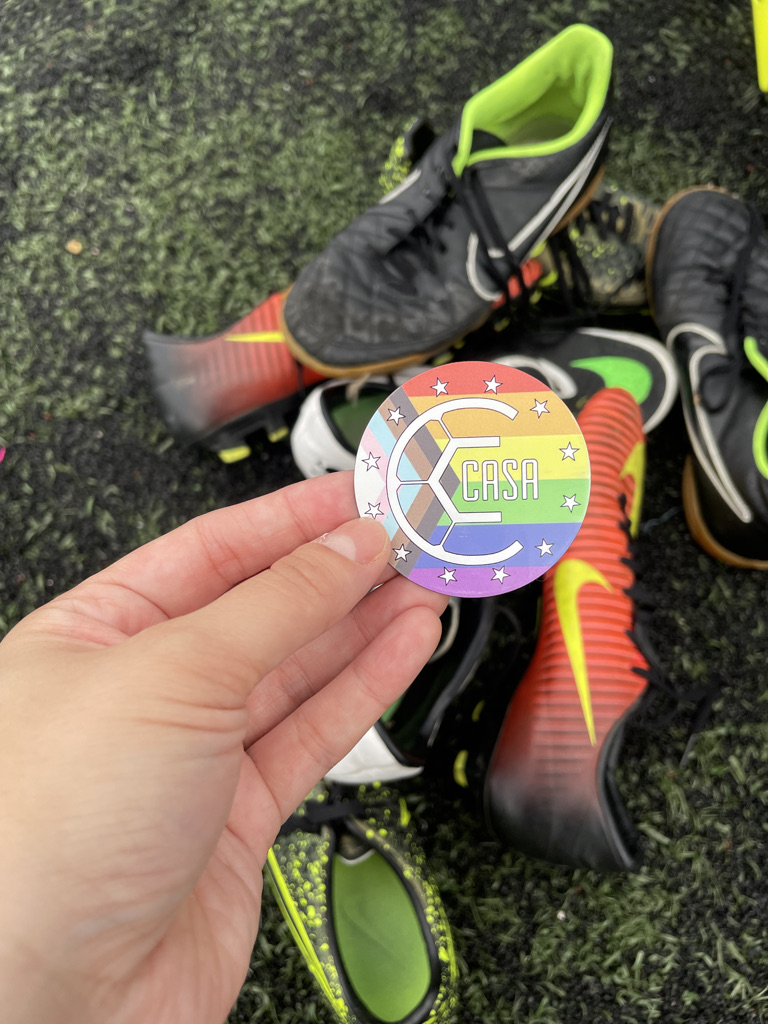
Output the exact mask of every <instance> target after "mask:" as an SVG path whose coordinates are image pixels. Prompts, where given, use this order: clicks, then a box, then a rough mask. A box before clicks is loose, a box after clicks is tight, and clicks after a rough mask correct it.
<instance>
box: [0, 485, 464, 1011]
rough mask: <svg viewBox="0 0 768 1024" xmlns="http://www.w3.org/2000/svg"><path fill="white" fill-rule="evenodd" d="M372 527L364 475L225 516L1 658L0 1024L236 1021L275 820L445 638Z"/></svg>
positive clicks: (425, 600)
mask: <svg viewBox="0 0 768 1024" xmlns="http://www.w3.org/2000/svg"><path fill="white" fill-rule="evenodd" d="M355 516H356V512H355V507H354V501H353V496H352V483H351V475H350V474H347V473H338V474H332V475H330V476H327V477H323V478H320V479H316V480H310V481H307V482H305V483H301V484H296V485H294V486H292V487H288V488H286V489H284V490H282V491H278V492H276V493H274V494H270V495H267V496H265V497H262V498H257V499H255V500H253V501H249V502H245V503H243V504H241V505H237V506H233V507H231V508H226V509H222V510H220V511H217V512H212V513H210V514H208V515H205V516H202V517H200V518H199V519H196V520H193V521H191V522H189V523H187V524H186V525H185V526H182V527H181V528H180V529H178V530H175V531H174V532H173V533H170V534H168V535H167V536H165V537H161V538H159V539H158V540H155V541H153V542H152V543H150V544H147V545H146V546H144V547H143V548H140V549H139V550H137V551H135V552H133V553H132V554H130V555H128V556H127V557H125V558H123V559H122V560H121V561H119V562H117V563H116V564H115V565H113V566H112V567H111V568H109V569H106V570H104V571H103V572H100V573H98V574H97V575H95V576H93V577H91V578H90V579H89V580H87V581H86V582H84V583H81V584H80V585H79V586H77V587H75V588H74V589H73V590H71V591H69V592H68V593H66V594H63V595H62V596H60V597H57V598H56V599H55V600H53V601H51V602H50V603H49V604H48V605H46V606H44V607H43V608H40V609H38V610H37V611H35V612H33V613H32V614H31V615H29V616H28V617H27V618H26V619H24V620H23V621H22V622H21V623H20V624H19V625H18V626H16V627H15V628H14V629H13V630H11V632H10V633H9V634H8V636H7V637H6V639H5V640H4V641H3V643H2V644H1V645H0V836H1V837H2V840H1V841H0V887H2V893H3V895H2V898H0V1006H2V1007H3V1014H2V1016H3V1021H4V1022H6V1024H16V1022H17V1021H19V1022H20V1021H25V1022H26V1021H31V1020H39V1021H47V1022H50V1024H54V1022H55V1024H68V1022H70V1021H71V1022H72V1024H75V1022H76V1024H113V1022H114V1024H129V1022H130V1024H176V1022H179V1024H181V1022H183V1024H196V1022H199V1024H218V1022H220V1021H223V1020H224V1018H225V1017H226V1015H227V1012H228V1011H229V1009H230V1007H231V1006H232V1004H233V1002H234V1001H235V999H236V997H237V994H238V991H239V989H240V986H241V984H242V981H243V979H244V977H245V973H246V970H247V967H248V963H249V958H250V953H251V949H252V946H253V943H254V939H255V937H256V931H257V927H258V921H259V907H260V899H261V887H262V867H263V865H264V862H265V859H266V855H267V851H268V849H269V847H270V845H271V843H272V842H273V840H274V838H275V836H276V834H277V832H278V829H279V828H280V825H281V824H282V822H283V821H284V820H285V819H286V818H287V817H288V816H289V815H290V814H291V812H292V811H293V810H294V809H295V808H296V806H297V805H298V804H299V803H300V802H301V800H302V799H303V798H304V797H305V796H306V795H307V793H308V792H309V791H310V789H311V788H312V786H313V785H314V784H315V783H316V782H317V781H318V780H319V779H320V778H321V777H322V775H323V774H324V773H325V772H326V771H327V770H328V769H329V768H330V767H331V766H332V765H333V764H335V763H336V762H337V761H338V760H339V759H340V758H341V757H342V756H343V755H344V754H345V753H346V752H347V751H348V750H349V749H351V747H352V746H353V745H354V743H356V742H357V740H358V739H359V737H360V736H361V735H362V734H363V733H364V732H365V730H366V729H368V728H369V727H370V726H371V725H372V724H373V723H374V722H375V721H376V719H377V718H378V717H380V715H381V714H382V713H383V711H384V710H385V709H386V708H387V707H388V706H389V705H390V704H391V703H392V702H393V701H394V700H395V699H396V698H397V697H398V696H399V695H400V693H401V692H402V691H403V690H404V689H405V688H406V686H407V685H408V684H409V683H410V682H411V681H412V679H413V678H414V677H415V675H416V674H417V673H418V671H419V670H420V668H421V667H422V665H423V664H424V663H425V662H426V660H427V658H428V657H429V655H430V654H431V652H432V651H433V650H434V648H435V646H436V644H437V641H438V638H439V636H440V624H439V615H440V613H441V612H442V610H443V608H444V606H445V602H444V600H443V599H442V598H441V597H439V596H438V595H435V594H431V593H430V592H429V591H426V590H422V589H421V588H419V587H417V586H416V585H415V584H412V583H410V582H409V581H408V580H406V579H405V578H403V577H400V576H396V577H394V578H393V576H394V574H393V572H392V570H391V569H388V568H387V567H386V561H387V556H388V553H389V547H390V545H389V540H388V538H387V535H386V533H385V531H384V529H383V527H382V526H381V525H380V524H377V523H375V522H373V521H371V520H365V519H355V518H353V517H355ZM327 531H333V532H330V533H328V534H327V536H324V537H320V539H319V541H317V542H314V543H308V542H309V541H311V539H312V538H313V537H317V536H318V535H321V534H326V533H327ZM381 580H385V582H384V584H383V585H382V586H380V587H378V588H377V589H375V590H372V589H371V588H373V587H374V586H375V585H376V584H377V583H378V582H380V581H381Z"/></svg>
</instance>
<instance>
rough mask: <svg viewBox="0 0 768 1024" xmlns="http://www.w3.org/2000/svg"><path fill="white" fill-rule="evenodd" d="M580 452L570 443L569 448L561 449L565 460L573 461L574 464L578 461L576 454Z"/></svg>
mask: <svg viewBox="0 0 768 1024" xmlns="http://www.w3.org/2000/svg"><path fill="white" fill-rule="evenodd" d="M578 450H579V449H578V448H574V447H573V445H572V444H571V442H570V441H569V442H568V447H567V448H561V449H560V451H561V452H562V453H563V459H573V461H574V462H575V461H576V452H577V451H578Z"/></svg>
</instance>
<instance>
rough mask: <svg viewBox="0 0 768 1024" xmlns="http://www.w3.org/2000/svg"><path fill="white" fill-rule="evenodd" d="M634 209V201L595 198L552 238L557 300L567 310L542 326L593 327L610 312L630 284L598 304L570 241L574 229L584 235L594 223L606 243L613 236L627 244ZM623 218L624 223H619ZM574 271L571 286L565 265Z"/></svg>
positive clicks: (620, 283) (575, 249)
mask: <svg viewBox="0 0 768 1024" xmlns="http://www.w3.org/2000/svg"><path fill="white" fill-rule="evenodd" d="M634 218H635V210H634V206H633V205H632V203H631V202H628V203H627V204H626V205H625V206H619V204H618V203H617V202H616V201H615V200H614V198H613V197H612V196H610V195H604V196H601V197H599V198H596V199H593V200H592V201H591V202H590V203H589V205H588V206H587V208H586V210H584V211H582V212H581V213H580V214H579V215H578V216H577V217H576V218H575V219H574V221H573V222H572V224H570V225H569V226H568V227H567V228H564V229H563V230H562V231H559V232H558V233H557V234H555V235H552V236H550V238H549V242H548V244H549V248H550V252H551V254H552V260H553V262H554V264H555V272H556V275H557V290H558V298H559V299H560V302H561V303H562V304H563V306H564V307H565V310H566V313H565V315H563V316H547V317H545V318H543V319H542V321H541V326H542V327H551V328H556V327H557V328H565V327H579V326H588V325H591V324H594V323H595V322H596V320H597V318H598V317H600V316H602V315H603V314H604V313H605V312H606V311H607V310H608V309H610V305H611V300H612V299H613V298H614V296H615V295H617V294H618V293H619V292H620V291H621V289H622V288H623V287H625V285H626V284H627V283H628V282H627V281H620V282H619V283H618V284H617V285H616V287H615V289H614V290H613V291H612V292H611V293H610V294H609V295H608V296H607V297H606V299H605V301H603V302H602V303H599V304H598V303H595V301H594V295H593V289H592V284H591V282H590V279H589V272H588V271H587V269H586V267H585V266H584V263H583V262H582V260H581V257H580V256H579V251H578V247H577V246H576V244H575V242H574V241H573V239H572V238H571V230H572V228H573V227H575V228H576V229H577V230H578V231H579V233H580V234H583V233H584V232H585V231H586V229H587V226H588V225H589V224H591V225H592V226H593V227H594V228H595V229H596V231H597V233H598V235H599V236H600V238H601V239H602V240H603V241H607V240H608V239H609V238H610V237H611V236H614V237H616V238H618V239H619V241H621V242H626V241H627V240H628V239H629V236H630V233H631V231H632V225H633V223H634ZM622 219H623V224H622V225H621V227H620V226H619V225H620V221H622ZM566 262H567V264H568V268H569V269H570V272H571V284H570V286H569V284H568V281H567V278H566V272H565V263H566Z"/></svg>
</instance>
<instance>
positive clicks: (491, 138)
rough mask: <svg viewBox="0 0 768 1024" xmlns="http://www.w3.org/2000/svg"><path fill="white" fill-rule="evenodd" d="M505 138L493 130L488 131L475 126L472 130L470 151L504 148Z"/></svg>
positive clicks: (477, 151)
mask: <svg viewBox="0 0 768 1024" xmlns="http://www.w3.org/2000/svg"><path fill="white" fill-rule="evenodd" d="M504 145H505V143H504V140H503V139H500V138H499V137H498V135H494V134H493V132H486V131H484V130H483V129H482V128H475V130H474V131H473V132H472V146H471V148H470V153H479V152H480V150H482V149H503V148H504Z"/></svg>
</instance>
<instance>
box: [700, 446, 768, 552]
mask: <svg viewBox="0 0 768 1024" xmlns="http://www.w3.org/2000/svg"><path fill="white" fill-rule="evenodd" d="M683 511H684V512H685V521H686V523H687V524H688V529H689V530H690V531H691V536H692V537H693V539H694V540H695V541H696V543H697V544H698V545H699V547H701V548H703V549H704V551H706V552H707V554H708V555H712V557H713V558H716V559H717V560H718V561H720V562H725V563H726V564H727V565H736V566H738V567H739V568H740V569H768V561H766V560H764V559H758V558H746V557H745V556H744V555H737V554H736V552H735V551H729V550H728V548H726V547H723V545H722V544H721V543H720V541H718V540H716V539H715V537H714V536H713V535H712V533H711V532H710V529H709V527H708V526H707V524H706V522H705V520H704V517H703V515H702V512H701V502H700V501H699V491H698V488H697V487H696V474H695V473H694V470H693V457H692V456H691V455H689V456H688V457H687V458H686V460H685V466H684V468H683Z"/></svg>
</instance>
